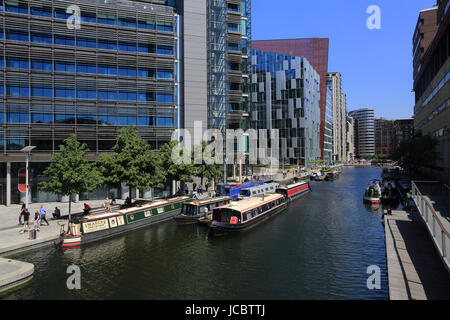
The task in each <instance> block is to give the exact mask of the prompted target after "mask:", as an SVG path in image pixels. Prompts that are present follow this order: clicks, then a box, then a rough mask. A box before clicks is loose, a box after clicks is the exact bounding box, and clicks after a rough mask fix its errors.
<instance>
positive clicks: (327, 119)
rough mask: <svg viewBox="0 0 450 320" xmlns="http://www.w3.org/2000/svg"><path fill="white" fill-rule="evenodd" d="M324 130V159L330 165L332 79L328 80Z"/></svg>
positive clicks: (331, 144) (331, 154)
mask: <svg viewBox="0 0 450 320" xmlns="http://www.w3.org/2000/svg"><path fill="white" fill-rule="evenodd" d="M324 130H325V131H324V145H323V160H324V163H325V164H328V165H330V164H331V163H332V162H333V91H332V85H331V82H330V81H327V100H326V105H325V126H324Z"/></svg>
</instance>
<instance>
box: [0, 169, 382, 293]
mask: <svg viewBox="0 0 450 320" xmlns="http://www.w3.org/2000/svg"><path fill="white" fill-rule="evenodd" d="M380 174H381V169H378V168H346V169H344V171H343V173H342V175H341V176H340V178H339V179H338V180H336V181H332V182H327V181H324V182H311V185H312V190H313V192H312V193H311V194H309V195H307V196H305V197H303V198H302V199H300V200H298V201H296V202H293V203H291V204H290V205H289V207H288V208H287V209H286V210H285V211H283V212H281V213H279V214H278V215H276V216H274V217H272V218H270V219H269V220H267V221H265V222H263V223H261V224H259V225H257V226H256V227H254V228H252V229H250V230H249V231H247V232H244V233H241V234H235V235H231V236H224V237H214V238H208V229H207V228H206V227H204V226H199V225H177V224H176V223H174V222H168V223H163V224H159V225H155V226H150V227H148V228H145V229H142V230H137V231H134V232H131V233H127V234H125V235H122V236H118V237H115V238H111V239H108V240H104V241H100V242H96V243H92V244H88V245H86V246H84V247H83V248H81V249H77V250H74V251H66V252H64V251H62V250H61V249H58V248H53V247H49V248H42V249H39V250H34V251H30V252H27V253H22V254H18V255H16V256H15V259H18V260H22V261H27V262H32V263H34V264H35V277H34V279H33V280H32V281H31V282H30V283H29V284H28V285H27V286H25V287H23V288H22V289H20V290H17V291H14V292H12V293H9V294H8V295H7V296H3V297H2V298H6V299H199V300H204V299H233V300H234V299H387V298H388V287H387V276H386V253H385V242H384V229H383V226H382V224H381V223H380V222H381V216H382V210H381V209H382V208H381V207H379V208H374V207H367V206H365V205H364V204H363V202H362V194H363V192H364V190H365V187H366V185H367V182H368V181H369V180H370V179H372V178H373V177H374V176H378V177H379V176H380ZM367 212H369V213H372V214H367ZM72 264H75V265H78V266H79V267H80V269H81V286H82V289H81V290H68V289H67V286H66V281H67V278H68V276H69V275H68V274H67V272H66V271H67V267H68V266H69V265H72ZM373 265H376V266H379V267H380V269H381V272H382V274H381V277H382V279H381V283H382V287H381V289H380V290H369V289H368V288H367V279H368V277H369V276H370V275H369V274H367V268H368V267H369V266H373Z"/></svg>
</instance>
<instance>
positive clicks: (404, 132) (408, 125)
mask: <svg viewBox="0 0 450 320" xmlns="http://www.w3.org/2000/svg"><path fill="white" fill-rule="evenodd" d="M394 131H395V144H394V149H395V148H396V147H398V146H399V145H400V143H402V142H403V141H408V140H411V139H412V138H413V136H414V119H398V120H394Z"/></svg>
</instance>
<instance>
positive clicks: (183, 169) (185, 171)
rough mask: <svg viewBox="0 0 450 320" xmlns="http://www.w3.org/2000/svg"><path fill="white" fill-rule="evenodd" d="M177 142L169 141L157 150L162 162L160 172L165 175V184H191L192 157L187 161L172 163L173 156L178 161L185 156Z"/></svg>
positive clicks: (192, 172) (192, 171)
mask: <svg viewBox="0 0 450 320" xmlns="http://www.w3.org/2000/svg"><path fill="white" fill-rule="evenodd" d="M185 152H186V151H185V150H183V149H182V148H181V147H180V145H179V143H178V142H177V141H170V142H168V143H166V144H164V145H163V146H162V147H161V148H160V149H159V157H160V159H161V161H162V170H163V171H164V173H165V175H166V183H168V182H172V181H182V182H192V175H193V174H194V166H193V165H192V157H191V156H190V155H187V156H188V157H189V163H188V162H187V161H179V162H178V161H177V162H174V160H173V157H172V156H173V154H174V155H176V157H177V158H179V159H180V160H181V159H182V158H183V157H185V156H186V154H185Z"/></svg>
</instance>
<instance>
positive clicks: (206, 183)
mask: <svg viewBox="0 0 450 320" xmlns="http://www.w3.org/2000/svg"><path fill="white" fill-rule="evenodd" d="M208 187H209V181H208V179H206V181H205V190H206V192H208Z"/></svg>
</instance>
